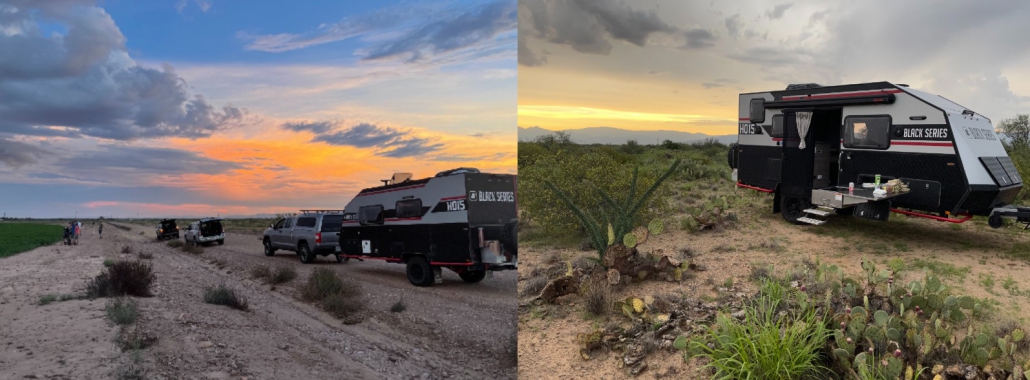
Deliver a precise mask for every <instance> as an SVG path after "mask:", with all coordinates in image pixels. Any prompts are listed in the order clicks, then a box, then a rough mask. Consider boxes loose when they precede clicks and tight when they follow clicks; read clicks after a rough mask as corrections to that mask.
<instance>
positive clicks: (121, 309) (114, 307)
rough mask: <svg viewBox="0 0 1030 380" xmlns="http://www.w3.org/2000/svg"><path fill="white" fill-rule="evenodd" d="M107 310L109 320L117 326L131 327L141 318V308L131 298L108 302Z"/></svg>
mask: <svg viewBox="0 0 1030 380" xmlns="http://www.w3.org/2000/svg"><path fill="white" fill-rule="evenodd" d="M105 309H106V310H107V319H108V320H109V321H111V322H114V324H116V325H130V324H133V323H135V322H136V318H139V306H137V305H136V300H134V299H132V298H129V297H118V298H112V299H110V300H108V301H107V305H106V307H105Z"/></svg>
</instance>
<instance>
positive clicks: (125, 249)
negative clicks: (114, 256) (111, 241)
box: [122, 245, 132, 254]
mask: <svg viewBox="0 0 1030 380" xmlns="http://www.w3.org/2000/svg"><path fill="white" fill-rule="evenodd" d="M122 253H126V254H128V253H132V247H131V246H128V245H125V246H122Z"/></svg>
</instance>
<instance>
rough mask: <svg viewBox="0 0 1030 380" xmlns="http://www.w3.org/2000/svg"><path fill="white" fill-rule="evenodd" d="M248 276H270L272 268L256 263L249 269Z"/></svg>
mask: <svg viewBox="0 0 1030 380" xmlns="http://www.w3.org/2000/svg"><path fill="white" fill-rule="evenodd" d="M250 276H251V277H254V278H269V277H272V270H271V269H269V268H268V266H267V265H258V266H256V267H254V268H253V269H251V270H250Z"/></svg>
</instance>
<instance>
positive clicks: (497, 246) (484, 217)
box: [340, 168, 518, 286]
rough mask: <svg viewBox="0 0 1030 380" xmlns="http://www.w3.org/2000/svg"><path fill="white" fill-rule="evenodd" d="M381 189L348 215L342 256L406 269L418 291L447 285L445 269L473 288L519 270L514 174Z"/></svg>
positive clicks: (439, 178)
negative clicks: (491, 276) (500, 272)
mask: <svg viewBox="0 0 1030 380" xmlns="http://www.w3.org/2000/svg"><path fill="white" fill-rule="evenodd" d="M383 182H384V184H383V185H382V186H377V187H372V188H367V189H364V190H361V192H360V193H358V195H356V196H355V197H354V199H353V200H351V201H350V203H348V204H347V206H346V207H345V208H344V221H343V225H342V226H341V228H340V251H341V255H340V256H341V257H343V258H353V259H358V260H364V259H377V260H385V261H387V262H393V263H403V264H406V265H407V275H408V280H409V281H411V283H412V284H414V285H417V286H430V285H432V284H433V283H440V282H442V279H441V268H448V269H450V270H453V271H454V272H457V273H458V275H459V276H460V277H461V279H462V280H464V281H466V282H470V283H476V282H479V281H481V280H482V279H483V278H484V277H486V274H487V273H488V272H490V271H498V270H509V269H517V267H518V238H517V233H516V229H517V226H518V222H517V213H516V199H515V189H516V184H517V177H516V176H515V175H510V174H488V173H480V172H479V170H476V169H471V168H459V169H454V170H448V171H445V172H441V173H439V174H437V175H436V176H434V177H431V178H423V179H416V180H413V179H411V174H407V173H398V174H395V175H394V176H393V178H392V179H390V180H384V181H383Z"/></svg>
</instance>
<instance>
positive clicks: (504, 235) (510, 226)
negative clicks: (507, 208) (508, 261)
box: [501, 219, 519, 255]
mask: <svg viewBox="0 0 1030 380" xmlns="http://www.w3.org/2000/svg"><path fill="white" fill-rule="evenodd" d="M518 229H519V221H518V219H512V220H511V221H509V222H508V223H506V224H505V225H504V229H503V230H502V231H501V244H503V245H504V248H506V249H507V250H508V252H511V253H512V254H514V255H518V254H519V232H518Z"/></svg>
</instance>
